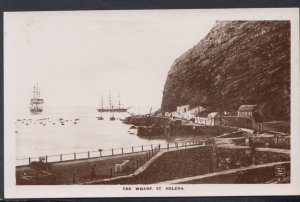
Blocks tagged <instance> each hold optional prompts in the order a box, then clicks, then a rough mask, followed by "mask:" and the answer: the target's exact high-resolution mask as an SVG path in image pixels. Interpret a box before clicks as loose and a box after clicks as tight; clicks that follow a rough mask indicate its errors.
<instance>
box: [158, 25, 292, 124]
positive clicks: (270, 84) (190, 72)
mask: <svg viewBox="0 0 300 202" xmlns="http://www.w3.org/2000/svg"><path fill="white" fill-rule="evenodd" d="M183 104H190V105H192V106H198V105H201V106H203V107H206V108H207V109H208V110H209V111H224V110H237V109H238V107H239V106H240V105H243V104H256V105H259V108H260V114H261V115H262V119H263V120H264V121H271V120H289V119H290V22H289V21H217V22H216V25H215V26H214V27H213V28H212V29H211V31H210V32H209V33H208V35H207V36H206V37H204V38H203V39H202V40H201V41H200V42H199V43H198V44H196V45H195V46H194V47H193V48H191V49H190V50H188V51H187V52H185V53H184V54H183V55H181V56H180V57H179V58H177V59H176V60H175V61H174V63H173V65H172V67H171V69H170V71H169V73H168V77H167V80H166V83H165V86H164V91H163V99H162V104H161V109H162V111H169V112H170V111H175V110H176V106H178V105H183Z"/></svg>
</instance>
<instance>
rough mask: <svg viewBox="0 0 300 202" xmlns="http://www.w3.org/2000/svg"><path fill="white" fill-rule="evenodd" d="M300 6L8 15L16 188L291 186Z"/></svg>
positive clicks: (180, 190)
mask: <svg viewBox="0 0 300 202" xmlns="http://www.w3.org/2000/svg"><path fill="white" fill-rule="evenodd" d="M298 15H299V10H298V9H279V8H278V9H232V10H230V9H227V10H226V9H219V10H214V9H211V10H201V9H190V10H184V9H183V10H139V11H138V10H124V11H120V10H119V11H118V10H112V11H106V10H102V11H100V10H99V11H51V12H50V11H43V12H5V13H4V33H3V34H4V84H5V85H4V86H5V88H4V89H5V126H6V128H5V173H6V175H5V181H6V187H9V191H7V193H8V195H9V196H14V197H18V196H31V197H38V196H39V197H41V194H44V195H43V196H47V197H51V196H55V197H58V196H59V197H63V196H68V197H73V196H83V195H84V196H98V194H99V195H101V196H149V195H157V196H173V195H177V196H181V195H182V196H193V195H194V196H197V195H212V193H214V192H216V193H215V195H221V194H223V195H224V193H226V192H227V194H228V195H232V194H237V193H236V192H234V191H233V190H232V189H231V188H230V186H235V185H236V186H240V188H241V192H240V193H244V194H247V193H249V194H251V195H253V194H254V193H255V190H256V191H257V189H258V187H260V188H261V190H262V191H263V190H264V189H269V188H271V187H272V189H269V190H268V191H265V192H262V193H266V194H269V195H270V193H271V194H272V193H273V194H278V192H277V191H276V190H281V192H280V191H279V192H280V193H282V194H287V193H295V185H299V182H300V181H299V177H298V175H299V173H298V172H299V170H298V171H297V170H295V168H297V167H298V168H299V160H298V157H297V156H296V158H291V156H293V153H296V152H299V148H295V147H294V146H293V145H294V144H296V147H298V146H297V143H299V137H298V136H297V135H298V134H297V133H299V125H297V124H299V116H298V115H299V114H298V115H297V113H298V112H299V108H297V107H296V106H295V103H296V102H297V101H299V100H297V98H298V94H299V86H297V87H295V85H298V84H299V72H298V71H299V56H298V54H299V40H298V38H299V20H298ZM297 51H298V52H297ZM293 82H295V83H296V84H293ZM295 94H297V95H295ZM295 100H296V101H295ZM292 111H294V115H293V113H292ZM295 113H296V115H295ZM293 171H294V172H293ZM295 171H296V173H295ZM207 184H209V186H212V187H211V190H207V192H204V191H205V190H206V189H208V188H207V187H206V188H205V189H203V185H207ZM70 185H76V186H70ZM104 185H105V186H104ZM244 185H246V186H251V188H249V189H248V188H247V187H244ZM213 186H218V189H216V190H217V191H214V188H213ZM236 186H235V187H236ZM64 189H65V190H66V191H65V192H64V191H63V190H64ZM81 189H82V190H87V191H86V192H84V191H80V190H81ZM220 189H222V190H221V191H220V192H218V190H220ZM247 189H248V190H249V191H248V192H247ZM55 190H60V191H57V193H53V192H56V191H55ZM75 190H77V191H76V192H77V193H74V192H75ZM93 190H98V191H97V192H94V193H93V194H89V193H91V192H93ZM199 190H203V193H199ZM237 190H238V189H237ZM237 190H235V191H237ZM231 191H232V193H231ZM37 192H38V193H37ZM72 192H73V193H74V195H72V196H71V195H69V194H70V193H72ZM47 193H48V194H47ZM257 193H260V191H257ZM227 194H225V195H227ZM298 194H299V193H298Z"/></svg>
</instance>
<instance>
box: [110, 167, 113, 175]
mask: <svg viewBox="0 0 300 202" xmlns="http://www.w3.org/2000/svg"><path fill="white" fill-rule="evenodd" d="M112 176H113V169H112V168H110V177H112Z"/></svg>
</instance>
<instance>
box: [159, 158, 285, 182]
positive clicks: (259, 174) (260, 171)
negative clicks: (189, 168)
mask: <svg viewBox="0 0 300 202" xmlns="http://www.w3.org/2000/svg"><path fill="white" fill-rule="evenodd" d="M277 166H282V167H284V168H285V171H286V178H289V177H288V176H290V162H279V163H278V162H276V163H269V164H264V165H254V166H249V167H246V168H239V169H233V170H226V171H221V172H216V173H209V174H206V175H200V176H194V177H189V178H183V179H178V180H172V181H165V182H161V183H162V184H254V183H266V182H268V181H271V182H274V178H275V180H277V179H276V178H277V176H276V173H275V170H276V167H277ZM253 176H255V177H253ZM288 181H289V179H288ZM288 181H287V182H288ZM287 182H285V183H287Z"/></svg>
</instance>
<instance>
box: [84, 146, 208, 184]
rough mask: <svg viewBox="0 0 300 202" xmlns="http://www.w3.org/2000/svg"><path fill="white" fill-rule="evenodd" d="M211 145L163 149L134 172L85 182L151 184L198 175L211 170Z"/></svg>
mask: <svg viewBox="0 0 300 202" xmlns="http://www.w3.org/2000/svg"><path fill="white" fill-rule="evenodd" d="M211 154H212V146H197V147H194V148H188V149H178V150H172V151H165V152H161V153H160V154H158V155H157V156H156V157H155V158H154V159H153V161H151V162H149V163H148V164H146V165H145V167H143V168H141V170H140V171H138V172H137V173H135V174H132V175H128V176H122V177H117V178H114V179H107V180H101V181H96V182H91V183H87V184H151V183H157V182H161V181H165V180H170V179H177V178H183V177H187V176H193V175H200V174H204V173H208V172H210V171H211V170H212V164H211V161H210V159H211Z"/></svg>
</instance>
